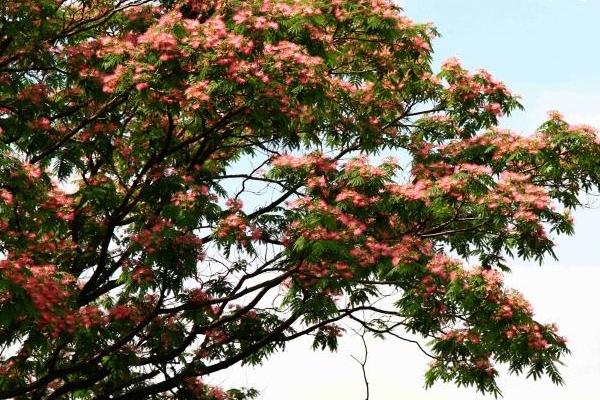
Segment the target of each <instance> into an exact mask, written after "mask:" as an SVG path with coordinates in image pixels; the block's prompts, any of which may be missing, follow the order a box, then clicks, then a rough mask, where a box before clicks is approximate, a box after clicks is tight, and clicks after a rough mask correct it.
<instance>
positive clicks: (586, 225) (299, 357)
mask: <svg viewBox="0 0 600 400" xmlns="http://www.w3.org/2000/svg"><path fill="white" fill-rule="evenodd" d="M399 4H400V5H401V6H402V7H403V8H404V9H405V11H406V13H407V15H408V16H409V17H411V18H412V19H413V20H415V21H417V22H432V23H434V25H436V26H437V28H438V30H439V31H440V33H441V34H442V37H441V38H439V39H437V40H436V41H435V43H434V50H435V60H434V64H435V65H436V66H438V65H439V64H441V62H442V61H443V60H445V59H446V58H449V57H457V58H459V59H460V60H461V61H462V62H463V64H464V65H465V66H466V67H467V68H469V69H479V68H484V69H487V70H488V71H490V72H491V73H492V74H493V75H494V76H495V77H496V78H498V79H499V80H502V81H504V82H505V83H506V84H507V86H508V87H509V88H510V89H512V90H513V92H515V93H517V94H519V95H521V96H522V103H523V104H524V106H525V111H524V112H518V113H516V114H514V115H513V116H511V117H510V118H508V119H507V120H505V121H504V122H503V127H506V128H510V129H514V130H516V131H519V132H522V133H523V134H527V133H532V132H534V131H535V129H536V127H537V126H539V125H540V124H541V122H543V120H544V118H545V116H546V112H547V111H549V110H554V109H556V110H559V111H560V112H561V113H562V114H563V115H564V116H565V118H566V119H567V120H568V121H569V122H571V123H587V124H590V125H594V126H597V127H599V128H600V51H599V50H600V46H599V45H598V43H599V42H600V23H598V17H600V0H504V1H489V0H488V1H483V0H403V1H402V2H400V3H399ZM597 202H598V204H600V200H598V201H597ZM574 216H575V230H576V234H575V235H574V236H572V237H558V238H557V239H556V242H557V255H558V258H559V260H558V261H554V260H547V261H546V262H544V264H543V265H542V266H539V265H537V264H536V265H533V264H528V263H525V262H522V261H519V260H515V261H514V262H513V263H512V265H513V266H514V268H513V272H512V274H510V275H509V276H507V278H506V280H507V285H508V286H512V287H514V288H516V289H518V290H520V291H522V292H523V293H524V294H525V296H526V297H527V298H528V299H529V300H530V301H531V302H532V304H533V306H534V309H535V311H536V316H537V317H538V320H540V321H544V322H557V323H558V325H559V327H560V328H561V333H562V334H563V335H565V336H566V337H567V338H568V343H569V347H570V349H571V351H572V354H571V355H570V356H568V357H567V358H566V359H565V366H564V367H562V369H561V371H562V373H563V376H564V378H565V380H566V385H565V386H563V387H556V386H554V385H553V384H552V383H551V382H550V381H549V380H548V379H543V380H540V381H533V380H529V379H525V377H524V376H508V375H507V374H506V373H502V372H503V370H502V368H499V370H500V371H501V373H502V377H501V378H500V379H499V384H500V387H501V389H502V391H503V393H504V398H505V399H507V400H520V399H526V398H530V397H532V396H535V397H538V398H543V399H545V400H567V399H568V400H596V399H598V398H600V379H598V378H600V318H599V317H598V315H599V313H598V309H599V308H600V290H598V284H599V282H600V243H598V240H597V237H598V234H597V232H598V227H600V208H599V207H598V205H593V204H592V207H590V208H587V209H583V210H581V211H578V212H576V213H575V215H574ZM368 345H369V356H368V361H367V365H366V369H367V373H368V379H369V383H370V391H371V393H370V400H400V399H403V400H404V399H406V400H408V399H410V400H459V399H460V400H464V399H469V400H483V399H488V398H491V397H485V396H482V395H480V394H477V393H476V392H475V391H474V390H473V389H471V388H456V387H454V386H453V385H451V384H437V385H435V386H434V387H433V388H430V389H427V390H426V389H424V387H423V383H424V380H423V373H424V372H425V370H426V367H427V363H428V361H429V360H428V358H427V357H426V356H424V355H423V354H421V353H420V351H419V350H418V348H416V347H415V346H414V345H412V344H410V343H405V342H401V341H397V340H396V341H394V340H391V339H389V340H386V341H385V342H383V341H380V340H375V339H370V340H368ZM352 355H354V356H357V357H362V344H361V342H360V341H359V340H358V339H357V338H355V337H354V338H353V337H351V336H347V337H344V338H342V340H341V343H340V350H339V351H338V352H337V353H335V354H331V353H329V352H312V351H310V342H309V341H308V340H306V341H299V342H297V343H293V344H291V345H290V346H289V347H288V349H287V350H286V351H285V352H284V353H280V354H276V355H274V356H273V357H271V358H270V359H269V360H268V361H267V362H266V363H265V365H264V366H261V367H255V368H249V367H248V368H233V369H229V370H227V371H225V372H223V373H221V374H217V375H215V376H213V377H212V378H211V380H212V381H213V382H214V383H218V384H222V385H223V386H225V387H228V386H236V385H246V386H253V387H255V388H257V389H258V390H260V391H261V393H262V394H261V396H260V398H261V399H264V400H280V399H286V400H308V399H311V400H312V399H314V400H320V399H327V400H337V399H343V400H362V399H364V398H365V389H364V383H363V381H362V372H361V369H360V366H359V365H358V364H357V363H356V362H355V361H354V360H353V359H352V358H351V356H352ZM504 372H505V371H504Z"/></svg>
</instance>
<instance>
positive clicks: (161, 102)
mask: <svg viewBox="0 0 600 400" xmlns="http://www.w3.org/2000/svg"><path fill="white" fill-rule="evenodd" d="M0 4H1V7H2V13H1V15H0V24H1V30H0V133H1V136H0V228H1V230H0V250H1V252H2V260H1V261H0V344H1V345H2V346H4V351H3V354H2V358H0V398H15V399H25V398H27V399H42V398H43V399H109V398H110V399H141V398H144V399H164V398H173V397H176V398H178V399H225V398H231V399H243V398H250V397H253V396H255V395H256V393H255V392H254V391H253V390H246V389H230V390H228V391H227V392H225V391H223V390H222V389H220V388H218V387H214V386H211V385H208V384H205V383H203V382H202V380H201V377H202V376H207V375H210V374H211V373H213V372H215V371H219V370H223V369H226V368H228V367H230V366H232V365H234V364H236V363H238V362H243V363H260V362H261V361H263V360H264V359H265V357H267V356H268V355H269V354H271V353H272V352H274V351H276V350H280V349H283V348H284V347H285V344H286V343H287V342H288V341H290V340H293V339H295V338H298V337H300V336H303V335H313V336H314V343H315V347H323V348H326V347H329V348H331V349H335V348H336V345H337V337H338V336H339V335H340V334H341V332H342V331H341V329H340V327H339V326H338V325H336V323H339V322H340V321H343V320H349V321H351V322H352V323H354V324H356V325H357V326H360V327H361V328H362V329H365V330H367V331H369V332H371V333H373V334H376V335H381V336H386V335H389V334H394V332H396V331H397V330H399V331H408V332H412V333H415V334H419V335H421V336H422V337H423V338H425V339H427V340H429V348H430V352H431V357H432V359H433V360H432V363H431V364H430V366H429V369H428V371H427V373H426V383H427V384H432V383H434V382H435V381H436V380H443V381H453V382H455V383H457V384H459V385H474V386H476V387H477V388H478V389H479V390H481V391H483V392H492V393H498V390H499V389H498V387H497V386H496V383H495V378H496V376H497V372H496V370H495V369H494V367H493V364H492V363H500V364H506V365H508V366H509V368H510V370H511V371H512V372H515V373H522V372H523V373H526V374H527V375H528V376H533V377H534V378H537V377H539V376H541V375H543V374H545V375H548V376H549V377H550V378H551V379H552V380H553V381H555V382H557V383H559V382H561V378H560V375H559V373H558V371H557V369H556V365H557V364H558V363H560V357H561V355H563V354H565V353H566V352H567V351H568V350H567V348H566V346H565V340H564V339H563V338H562V337H561V336H559V335H558V334H557V332H556V327H555V326H554V325H550V324H542V323H539V322H537V321H536V320H535V319H534V318H533V312H532V309H531V306H530V305H529V303H528V302H527V301H526V300H525V299H524V298H523V297H522V296H521V295H520V294H519V293H517V292H515V291H513V290H510V289H508V288H505V287H504V286H503V283H502V271H506V270H508V266H507V261H506V257H507V256H508V257H512V256H517V257H521V258H524V259H537V260H539V261H542V259H543V257H544V256H548V255H550V256H553V252H552V249H553V242H552V240H551V239H550V238H549V237H548V236H547V234H546V232H551V233H557V234H559V233H566V234H570V233H572V221H571V218H570V215H569V212H568V210H569V209H572V208H574V207H576V206H578V205H579V200H578V197H577V196H578V194H579V193H580V191H581V190H593V189H595V188H597V187H598V184H599V183H600V176H599V171H600V169H599V160H600V157H599V156H600V144H599V141H598V138H597V136H596V133H595V131H594V130H593V129H591V128H589V127H585V126H571V125H569V124H568V123H566V122H565V121H563V120H562V118H561V117H560V115H558V114H557V113H551V114H550V118H549V120H548V121H547V122H545V123H544V124H543V125H542V126H541V127H540V128H539V130H538V131H537V132H536V133H535V134H533V135H530V136H520V135H518V134H515V133H512V132H509V131H505V130H501V129H499V128H498V127H497V125H498V118H499V117H501V116H502V115H508V114H509V113H510V112H511V111H513V110H515V109H516V108H518V107H520V105H519V103H518V100H517V98H516V97H515V96H514V95H512V94H511V92H510V91H509V90H508V89H507V88H506V87H505V86H504V85H503V84H502V83H500V82H498V81H496V80H494V78H493V77H492V76H491V75H490V74H489V73H487V72H485V71H477V72H474V73H471V72H469V71H467V70H465V69H464V68H463V67H462V66H461V65H460V63H459V62H458V61H456V60H454V59H452V60H448V61H447V62H446V63H445V64H444V65H443V66H442V68H441V70H440V71H439V72H434V71H433V70H432V67H431V47H430V44H431V39H432V38H433V37H434V36H435V35H436V31H435V30H434V28H433V27H432V26H430V25H423V24H416V23H414V22H412V21H411V20H410V19H408V18H407V17H406V16H405V15H404V14H403V13H402V10H400V9H399V8H397V7H395V6H394V5H393V4H392V3H391V2H390V1H388V0H243V1H242V0H205V1H202V0H163V1H160V2H159V1H149V0H89V1H88V0H86V1H83V0H72V1H67V0H23V1H16V2H15V1H2V2H0ZM381 154H398V155H400V158H401V159H403V160H404V159H407V160H410V161H409V162H407V163H406V164H407V165H408V168H401V163H400V162H399V161H397V160H394V159H392V158H386V159H382V160H381V161H380V162H378V163H372V162H371V161H370V159H381V157H379V155H381ZM243 202H244V203H245V204H246V205H244V204H243ZM467 259H468V260H471V261H472V260H477V263H478V264H479V265H480V266H479V267H471V268H468V267H466V266H465V265H464V264H465V262H466V261H465V260H467ZM390 293H391V294H392V295H393V301H390V302H389V303H388V304H386V306H382V305H381V304H383V303H380V302H378V300H380V299H381V298H382V296H384V294H385V295H387V294H390Z"/></svg>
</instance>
